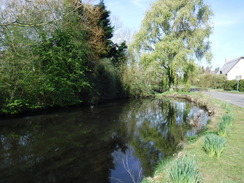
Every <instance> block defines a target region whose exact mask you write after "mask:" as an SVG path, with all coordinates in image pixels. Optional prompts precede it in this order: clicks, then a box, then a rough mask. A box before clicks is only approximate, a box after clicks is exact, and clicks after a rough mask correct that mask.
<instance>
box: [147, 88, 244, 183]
mask: <svg viewBox="0 0 244 183" xmlns="http://www.w3.org/2000/svg"><path fill="white" fill-rule="evenodd" d="M188 95H189V96H190V97H191V98H193V99H194V98H195V99H197V100H199V98H201V102H202V103H205V104H207V105H208V106H209V108H211V109H213V108H214V116H212V118H211V121H210V123H209V125H208V130H207V132H216V131H217V129H218V124H219V123H220V122H221V118H222V116H223V115H225V114H226V113H227V112H230V113H231V114H232V115H233V116H234V121H233V125H232V126H229V127H228V129H227V135H226V136H225V139H226V140H227V143H226V146H225V149H224V151H223V153H222V154H221V156H220V158H217V157H209V155H207V154H206V152H205V151H204V150H203V148H202V146H203V142H204V138H205V135H202V136H201V137H199V138H198V139H197V140H196V141H195V142H187V145H186V147H185V148H184V149H183V150H182V151H180V152H179V153H178V154H177V155H175V156H174V157H173V158H172V160H169V161H168V162H163V163H161V164H160V165H159V166H158V167H157V169H156V171H155V174H154V177H152V178H145V179H144V181H143V182H149V183H151V182H153V183H159V182H160V183H162V182H171V181H170V177H169V174H170V169H171V168H172V166H173V165H174V162H175V160H177V159H179V158H180V157H182V156H185V155H187V156H190V157H191V158H192V159H194V160H195V161H196V164H197V167H198V169H199V172H200V176H201V182H204V183H210V182H211V183H232V182H233V183H234V182H235V183H238V182H240V183H241V182H244V109H243V108H240V107H236V106H234V105H231V104H226V103H224V102H222V101H220V100H217V99H213V98H210V97H208V96H201V97H199V94H196V93H190V94H188ZM198 102H199V101H198Z"/></svg>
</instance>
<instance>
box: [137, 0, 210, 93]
mask: <svg viewBox="0 0 244 183" xmlns="http://www.w3.org/2000/svg"><path fill="white" fill-rule="evenodd" d="M211 15H212V12H211V10H210V8H209V6H208V5H206V4H204V3H203V1H201V0H185V1H180V2H179V1H172V0H164V1H161V0H158V1H156V2H155V3H154V4H153V5H152V7H151V9H150V10H149V11H148V12H147V13H146V16H145V18H144V20H143V23H142V27H141V29H140V31H139V32H138V33H137V34H136V36H135V41H134V43H133V44H132V48H133V49H134V50H136V52H138V53H140V55H139V59H140V63H141V65H143V66H144V68H143V69H144V70H145V69H147V68H151V67H153V68H154V70H155V72H158V73H157V74H158V75H159V77H160V78H161V79H162V80H164V83H167V84H168V89H169V88H170V89H172V87H174V85H175V84H176V83H177V78H184V79H185V80H187V79H188V78H189V75H190V73H191V72H193V70H194V67H192V66H193V65H194V62H195V60H196V59H201V58H203V57H205V58H207V60H210V52H209V49H210V46H209V41H208V39H209V36H210V33H211V26H210V22H209V19H210V16H211Z"/></svg>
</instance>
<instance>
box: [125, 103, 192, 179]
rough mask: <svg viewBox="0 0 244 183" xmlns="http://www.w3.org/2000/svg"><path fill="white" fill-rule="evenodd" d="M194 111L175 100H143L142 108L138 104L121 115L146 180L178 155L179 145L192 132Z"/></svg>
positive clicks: (132, 104) (187, 105)
mask: <svg viewBox="0 0 244 183" xmlns="http://www.w3.org/2000/svg"><path fill="white" fill-rule="evenodd" d="M191 107H192V106H191V105H190V104H187V103H184V102H176V101H171V100H164V101H160V100H146V101H145V100H143V102H141V103H139V105H138V101H137V102H135V103H133V102H131V103H130V105H129V106H128V107H127V109H126V110H125V111H124V112H123V113H122V114H121V120H122V121H125V122H124V123H123V125H125V127H124V128H125V129H126V130H127V137H128V138H129V139H130V140H129V144H130V145H131V146H132V147H133V148H134V151H135V153H134V154H135V156H136V157H138V158H139V159H140V161H141V164H142V167H143V170H144V174H145V176H149V175H150V174H151V173H152V172H153V169H154V167H155V166H156V165H157V163H158V162H159V161H160V159H162V158H166V157H168V156H171V155H172V154H174V153H175V152H176V151H177V148H178V144H179V143H180V142H181V141H183V140H184V139H185V136H186V133H187V131H188V130H191V129H190V126H189V125H188V123H187V121H188V114H189V112H190V110H191ZM128 118H130V120H129V122H127V121H128V120H127V121H126V119H128Z"/></svg>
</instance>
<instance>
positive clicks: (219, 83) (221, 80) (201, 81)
mask: <svg viewBox="0 0 244 183" xmlns="http://www.w3.org/2000/svg"><path fill="white" fill-rule="evenodd" d="M225 81H226V76H224V75H217V74H212V73H205V74H201V75H199V76H198V78H197V80H196V81H195V83H194V84H195V85H196V86H198V87H201V88H213V89H219V88H224V85H225Z"/></svg>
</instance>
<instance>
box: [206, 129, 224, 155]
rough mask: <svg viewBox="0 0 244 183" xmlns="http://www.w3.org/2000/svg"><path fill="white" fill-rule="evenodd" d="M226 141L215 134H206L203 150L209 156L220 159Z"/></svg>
mask: <svg viewBox="0 0 244 183" xmlns="http://www.w3.org/2000/svg"><path fill="white" fill-rule="evenodd" d="M225 143H226V140H225V139H224V138H222V137H220V136H218V135H216V134H207V135H206V137H205V140H204V144H203V149H204V150H205V151H206V153H207V154H209V156H211V157H212V156H214V155H216V156H217V158H219V157H220V155H221V153H222V152H223V150H224V147H225Z"/></svg>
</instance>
